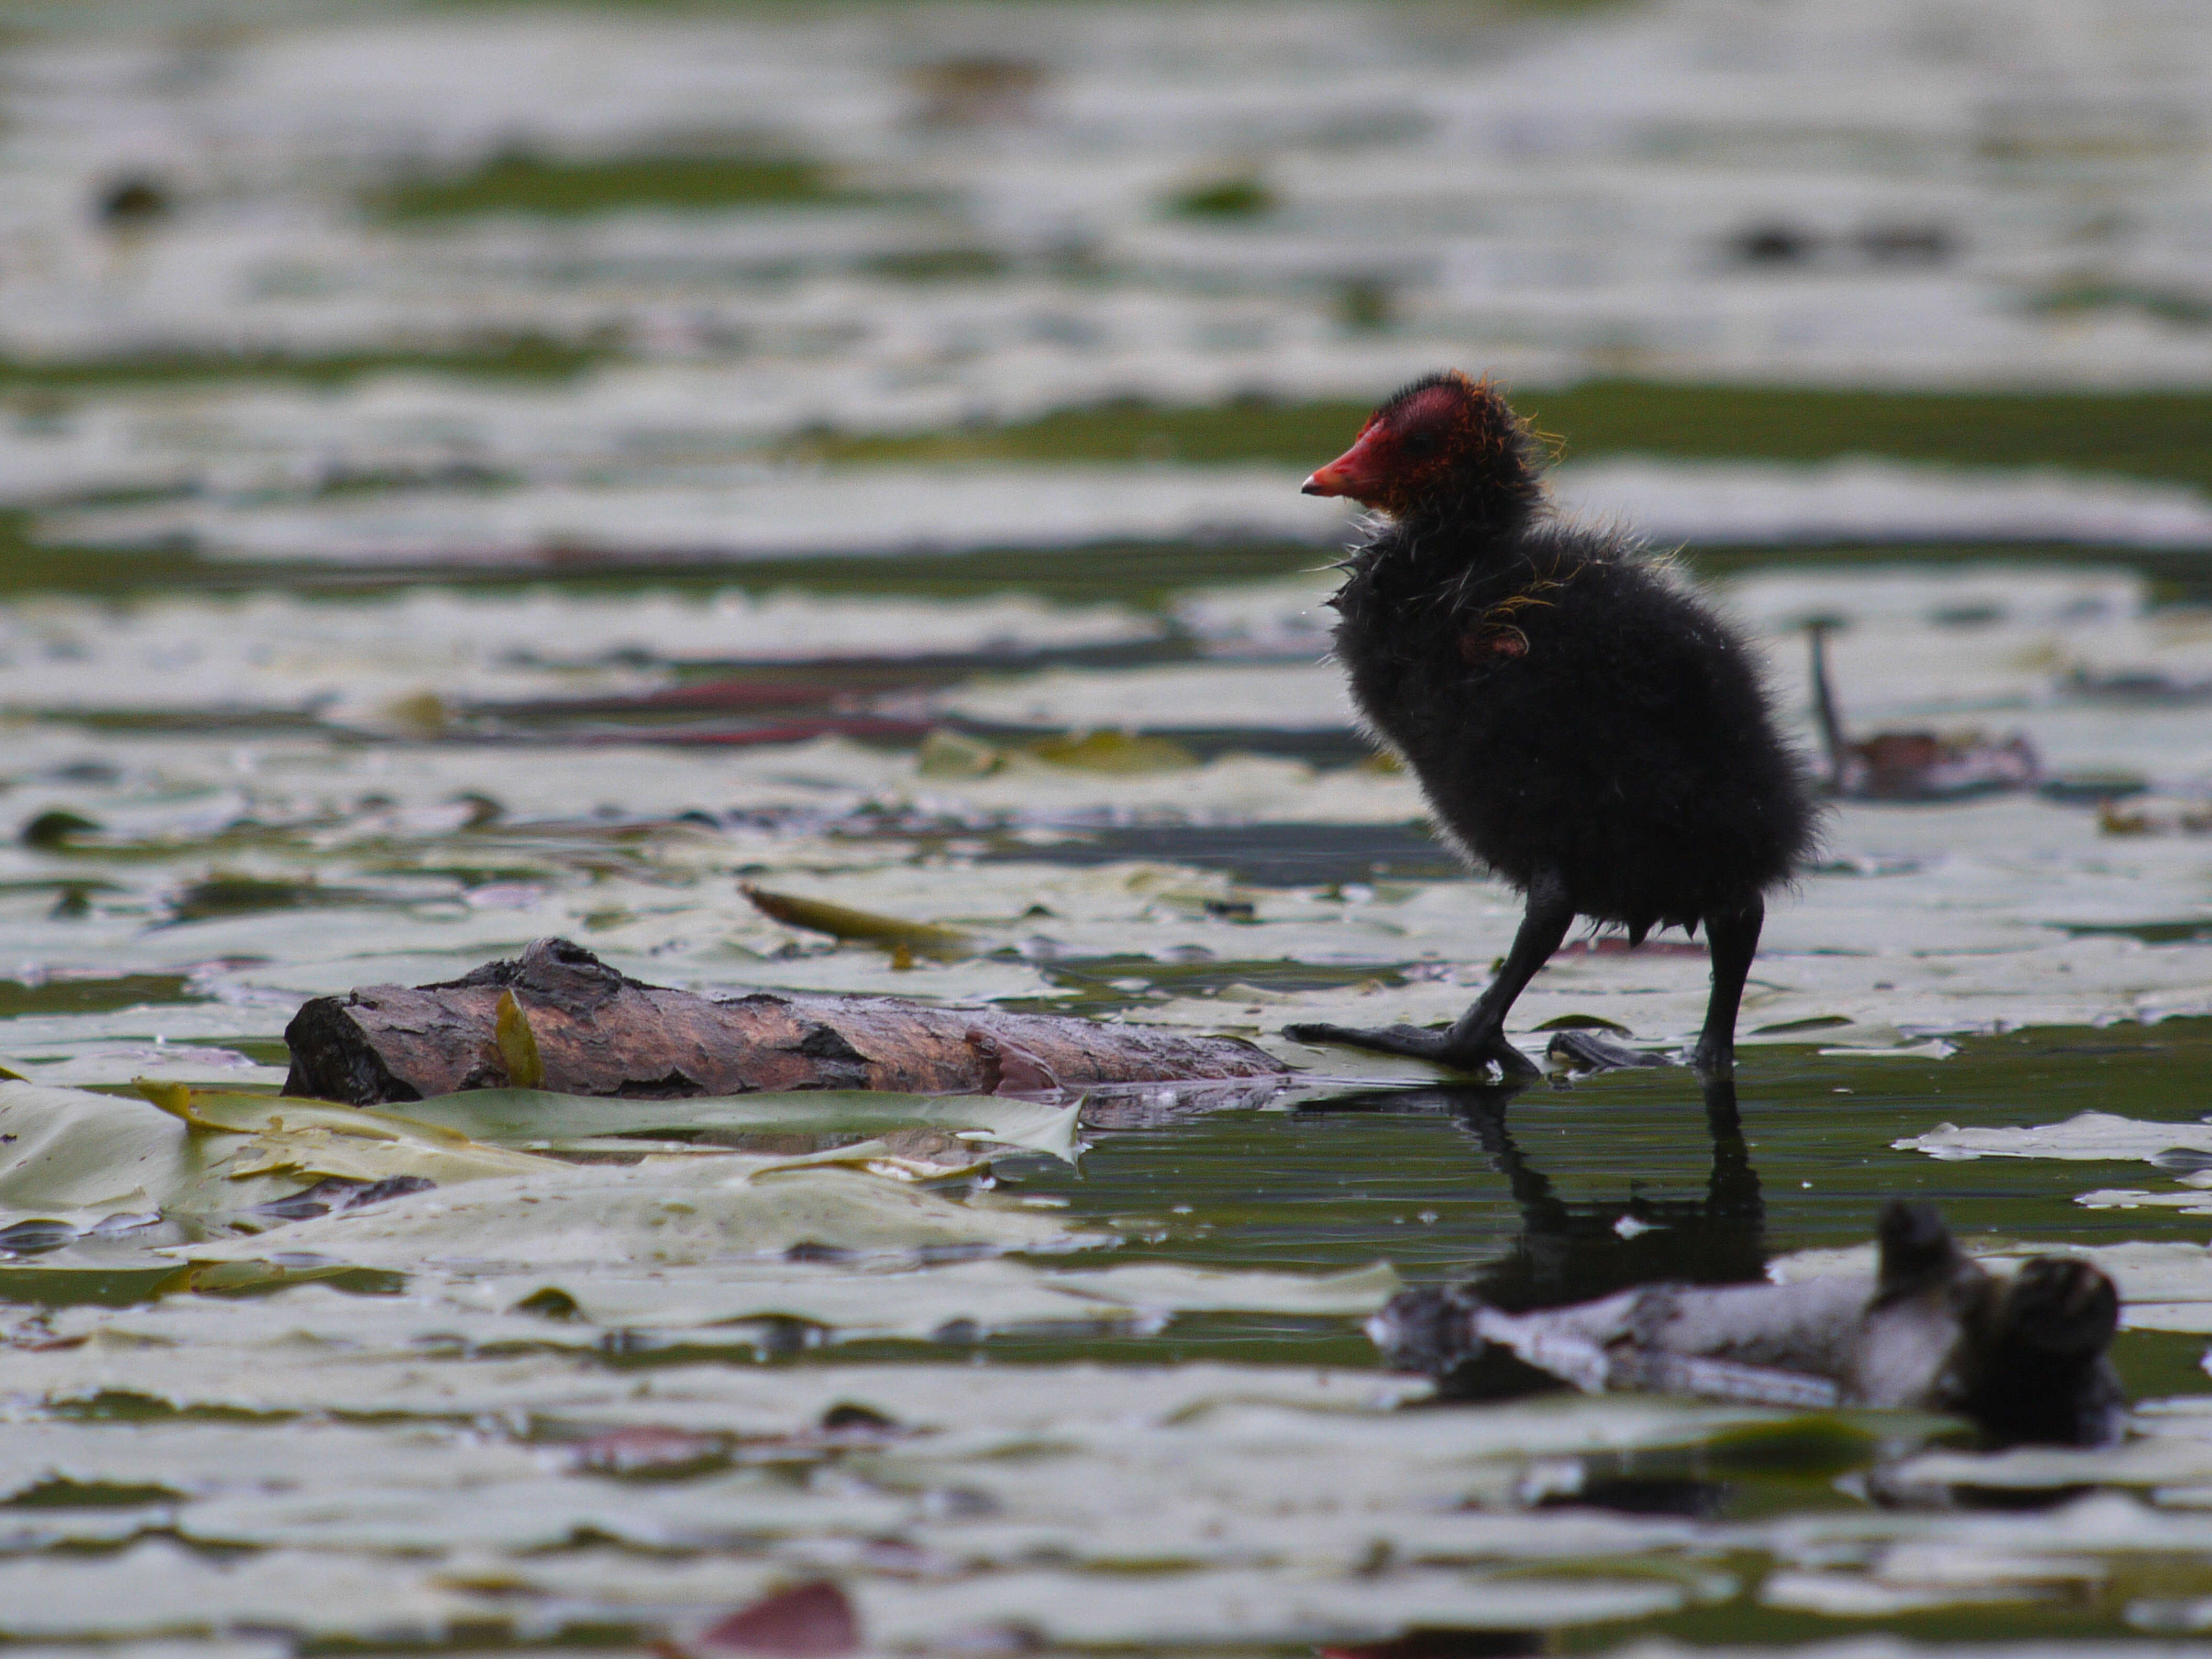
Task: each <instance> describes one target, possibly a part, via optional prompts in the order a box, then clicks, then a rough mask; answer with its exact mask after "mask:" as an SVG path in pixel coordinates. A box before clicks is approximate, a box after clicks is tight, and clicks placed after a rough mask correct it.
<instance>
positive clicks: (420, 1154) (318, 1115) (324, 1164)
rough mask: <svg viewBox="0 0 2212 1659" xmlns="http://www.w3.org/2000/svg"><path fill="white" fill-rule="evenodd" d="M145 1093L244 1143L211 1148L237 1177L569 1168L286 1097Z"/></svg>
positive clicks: (462, 1175)
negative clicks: (240, 1139)
mask: <svg viewBox="0 0 2212 1659" xmlns="http://www.w3.org/2000/svg"><path fill="white" fill-rule="evenodd" d="M140 1092H141V1093H143V1094H144V1095H145V1096H146V1097H147V1098H148V1099H149V1101H151V1102H152V1103H154V1104H155V1105H156V1106H158V1107H160V1108H161V1109H162V1110H163V1111H166V1112H169V1113H171V1114H173V1115H175V1116H177V1117H179V1119H181V1120H182V1121H184V1122H185V1123H187V1124H189V1125H190V1126H191V1127H193V1128H195V1129H198V1130H202V1131H205V1132H209V1133H211V1134H212V1135H215V1136H217V1137H224V1138H227V1137H229V1136H234V1135H235V1136H243V1137H245V1139H244V1141H243V1142H242V1144H237V1145H231V1144H228V1142H227V1139H224V1140H218V1142H217V1144H216V1146H215V1147H213V1148H212V1149H211V1151H212V1152H213V1157H212V1159H211V1164H210V1167H211V1168H213V1169H215V1170H218V1171H219V1172H220V1173H221V1174H222V1175H224V1176H229V1177H232V1178H238V1177H242V1176H252V1175H264V1174H275V1173H280V1172H283V1173H294V1174H298V1175H301V1176H313V1177H321V1176H338V1177H340V1178H341V1179H343V1180H347V1181H385V1180H389V1179H391V1178H392V1177H393V1176H426V1177H428V1179H429V1180H431V1181H434V1182H438V1183H439V1184H441V1185H448V1184H451V1183H453V1182H461V1181H480V1180H483V1179H484V1178H486V1177H488V1176H513V1175H530V1174H532V1173H536V1172H539V1171H544V1170H560V1169H562V1168H564V1167H566V1166H564V1165H562V1164H560V1163H558V1162H556V1160H554V1159H552V1158H538V1157H535V1156H533V1155H532V1154H531V1153H528V1152H517V1151H514V1150H513V1149H512V1148H509V1147H505V1146H489V1145H486V1144H483V1143H482V1142H477V1141H473V1140H471V1139H469V1138H468V1137H467V1136H466V1135H464V1134H461V1133H458V1132H456V1131H454V1130H452V1129H448V1128H446V1127H442V1126H441V1125H438V1124H431V1123H420V1122H416V1121H412V1120H410V1119H408V1118H405V1117H401V1116H397V1115H393V1114H392V1113H389V1112H380V1111H377V1110H375V1109H373V1108H368V1107H360V1106H341V1105H338V1104H337V1103H333V1102H330V1101H320V1100H302V1099H299V1098H297V1097H292V1096H287V1095H246V1094H228V1093H221V1092H217V1091H197V1090H191V1089H187V1088H185V1087H184V1086H183V1085H179V1084H173V1083H162V1084H144V1085H141V1086H140Z"/></svg>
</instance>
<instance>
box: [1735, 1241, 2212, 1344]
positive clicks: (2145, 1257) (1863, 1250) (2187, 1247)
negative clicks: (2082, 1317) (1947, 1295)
mask: <svg viewBox="0 0 2212 1659" xmlns="http://www.w3.org/2000/svg"><path fill="white" fill-rule="evenodd" d="M1969 1254H1971V1255H1972V1256H1973V1258H1974V1259H1975V1260H1976V1261H1978V1262H1980V1263H1981V1264H1982V1265H1983V1266H1984V1267H1987V1268H1989V1269H1990V1270H1991V1271H1992V1272H1994V1273H2009V1272H2011V1271H2013V1270H2014V1269H2015V1268H2016V1267H2018V1266H2019V1265H2020V1264H2021V1262H2022V1261H2027V1259H2028V1258H2029V1257H2031V1256H2038V1255H2063V1256H2078V1257H2080V1258H2081V1259H2083V1260H2085V1261H2090V1262H2093V1263H2094V1264H2095V1266H2096V1267H2098V1268H2099V1269H2100V1270H2101V1271H2102V1272H2104V1273H2106V1274H2108V1275H2109V1276H2110V1277H2111V1279H2112V1283H2113V1284H2114V1285H2116V1286H2117V1287H2118V1290H2119V1292H2120V1325H2121V1328H2123V1329H2124V1330H2131V1331H2182V1332H2206V1333H2212V1249H2206V1248H2205V1247H2204V1246H2203V1245H2200V1244H2180V1243H2146V1242H2142V1241H2130V1243H2124V1244H2100V1245H2097V1246H2095V1247H2093V1248H2092V1247H2089V1246H2085V1245H2080V1244H2034V1243H2010V1244H2005V1245H2002V1246H2001V1247H1998V1248H1995V1249H1975V1250H1972V1251H1970V1252H1969ZM1874 1271H1875V1251H1874V1247H1873V1246H1872V1245H1870V1244H1867V1245H1857V1246H1854V1247H1853V1248H1851V1249H1840V1250H1799V1251H1796V1252H1795V1253H1794V1254H1792V1255H1783V1256H1777V1257H1776V1258H1775V1259H1774V1260H1773V1261H1770V1262H1768V1263H1767V1264H1766V1276H1767V1277H1768V1278H1769V1279H1772V1280H1773V1281H1774V1282H1775V1283H1777V1284H1778V1285H1789V1284H1795V1283H1797V1282H1799V1281H1801V1280H1803V1279H1818V1278H1823V1277H1827V1276H1831V1275H1842V1276H1848V1277H1851V1278H1867V1279H1871V1278H1872V1277H1873V1275H1874Z"/></svg>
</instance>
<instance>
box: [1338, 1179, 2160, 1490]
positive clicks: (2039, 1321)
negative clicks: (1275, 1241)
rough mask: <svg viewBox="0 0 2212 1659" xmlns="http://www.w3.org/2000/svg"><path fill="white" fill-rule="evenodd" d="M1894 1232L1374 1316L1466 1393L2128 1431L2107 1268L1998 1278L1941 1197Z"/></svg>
mask: <svg viewBox="0 0 2212 1659" xmlns="http://www.w3.org/2000/svg"><path fill="white" fill-rule="evenodd" d="M1879 1241H1880V1244H1881V1265H1880V1267H1879V1270H1878V1271H1877V1272H1876V1273H1875V1276H1874V1277H1873V1278H1872V1279H1857V1278H1848V1277H1837V1278H1824V1279H1808V1280H1804V1281H1802V1282H1800V1283H1796V1284H1790V1285H1725V1286H1719V1287H1709V1286H1705V1285H1673V1284H1667V1285H1644V1286H1643V1287H1641V1288H1639V1289H1637V1290H1632V1291H1621V1292H1620V1293H1619V1294H1618V1295H1615V1296H1608V1297H1603V1298H1601V1300H1598V1301H1595V1302H1584V1303H1580V1304H1577V1305H1575V1306H1573V1307H1569V1308H1549V1309H1543V1310H1538V1311H1535V1312H1533V1313H1522V1314H1508V1313H1502V1312H1500V1311H1499V1310H1497V1309H1495V1308H1492V1307H1489V1306H1487V1305H1486V1304H1484V1303H1483V1301H1482V1300H1481V1298H1480V1296H1479V1295H1477V1294H1476V1293H1475V1292H1474V1291H1473V1289H1472V1287H1470V1286H1468V1285H1451V1286H1448V1287H1446V1288H1444V1289H1443V1290H1420V1291H1407V1292H1405V1293H1403V1294H1402V1295H1401V1296H1399V1297H1397V1298H1395V1300H1394V1301H1393V1302H1392V1303H1391V1304H1390V1305H1389V1307H1388V1308H1386V1309H1384V1310H1383V1312H1382V1313H1381V1314H1380V1315H1378V1316H1376V1319H1375V1320H1374V1322H1372V1323H1371V1324H1370V1327H1369V1328H1370V1331H1371V1332H1372V1333H1373V1334H1374V1337H1375V1340H1376V1343H1377V1345H1378V1346H1381V1348H1382V1349H1383V1357H1384V1358H1385V1360H1386V1361H1387V1362H1388V1363H1389V1364H1392V1365H1394V1366H1396V1367H1398V1368H1399V1369H1401V1370H1419V1371H1425V1372H1426V1373H1428V1374H1429V1375H1430V1376H1434V1377H1436V1378H1437V1380H1438V1381H1439V1383H1442V1384H1443V1388H1444V1390H1445V1392H1447V1393H1449V1394H1455V1395H1462V1396H1465V1397H1475V1398H1495V1397H1497V1396H1498V1395H1501V1394H1508V1393H1519V1392H1522V1391H1525V1390H1526V1389H1529V1388H1531V1387H1541V1386H1543V1385H1545V1384H1546V1383H1549V1384H1550V1385H1552V1386H1559V1385H1561V1384H1565V1385H1566V1386H1570V1387H1573V1388H1577V1389H1582V1390H1583V1391H1584V1392H1585V1393H1589V1394H1604V1393H1619V1392H1630V1391H1642V1392H1647V1393H1654V1394H1677V1395H1697V1396H1701V1397H1703V1398H1706V1399H1717V1400H1736V1401H1757V1402H1760V1403H1764V1404H1768V1405H1777V1406H1794V1407H1806V1408H1811V1409H1823V1408H1826V1407H1835V1406H1872V1407H1891V1408H1901V1409H1906V1410H1916V1411H1935V1412H1954V1413H1958V1414H1959V1415H1960V1416H1962V1417H1966V1418H1969V1419H1972V1420H1973V1422H1974V1423H1975V1424H1977V1425H1978V1426H1979V1427H1980V1428H1981V1430H1982V1431H1983V1433H1984V1435H1985V1436H1986V1437H1988V1439H1989V1440H1990V1441H1991V1442H1993V1443H1997V1444H2006V1445H2008V1444H2018V1443H2037V1444H2046V1445H2068V1446H2083V1445H2101V1444H2105V1443H2108V1442H2110V1441H2112V1440H2114V1439H2116V1438H2118V1435H2119V1433H2120V1430H2121V1425H2122V1419H2123V1416H2124V1408H2125V1406H2126V1396H2125V1395H2124V1392H2123V1390H2122V1389H2121V1386H2120V1380H2119V1375H2118V1372H2117V1371H2115V1370H2113V1368H2112V1361H2111V1360H2110V1359H2108V1358H2106V1349H2107V1348H2108V1347H2109V1346H2111V1344H2112V1334H2113V1332H2114V1331H2115V1330H2117V1329H2118V1324H2119V1298H2118V1295H2117V1294H2116V1292H2115V1291H2114V1290H2113V1288H2112V1281H2111V1280H2110V1279H2107V1278H2106V1276H2105V1275H2104V1274H2103V1273H2100V1272H2099V1271H2098V1270H2097V1269H2096V1268H2095V1267H2093V1266H2092V1265H2091V1264H2090V1263H2088V1262H2087V1261H2081V1260H2079V1259H2077V1258H2074V1257H2068V1256H2037V1257H2035V1258H2034V1259H2033V1260H2032V1261H2027V1262H2026V1263H2024V1264H2023V1265H2022V1266H2021V1268H2020V1271H2019V1272H2018V1273H2015V1274H2014V1275H2013V1276H2012V1277H2011V1278H2009V1279H2000V1278H1997V1277H1996V1276H1994V1275H1992V1274H1991V1273H1988V1272H1987V1271H1985V1270H1984V1268H1983V1267H1981V1266H1980V1265H1979V1264H1978V1263H1977V1262H1975V1261H1972V1260H1970V1259H1969V1258H1967V1257H1966V1255H1964V1254H1963V1253H1961V1252H1960V1250H1959V1249H1958V1247H1957V1246H1956V1245H1955V1244H1954V1243H1953V1242H1952V1238H1951V1235H1950V1232H1949V1231H1948V1230H1947V1229H1946V1228H1945V1227H1944V1225H1943V1222H1942V1218H1941V1217H1940V1216H1938V1215H1937V1214H1936V1211H1935V1209H1934V1207H1933V1206H1930V1205H1927V1204H1907V1203H1904V1202H1901V1201H1899V1200H1891V1201H1890V1203H1889V1204H1888V1205H1887V1206H1885V1208H1884V1209H1883V1211H1882V1216H1881V1229H1880V1233H1879Z"/></svg>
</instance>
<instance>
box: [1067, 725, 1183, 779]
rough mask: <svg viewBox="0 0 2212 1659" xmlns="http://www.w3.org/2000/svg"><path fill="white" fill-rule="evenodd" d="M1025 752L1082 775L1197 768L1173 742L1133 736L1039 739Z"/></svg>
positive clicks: (1089, 734) (1098, 734)
mask: <svg viewBox="0 0 2212 1659" xmlns="http://www.w3.org/2000/svg"><path fill="white" fill-rule="evenodd" d="M1024 753H1027V754H1030V755H1034V756H1035V757H1036V758H1037V759H1039V760H1041V761H1044V762H1046V763H1048V764H1050V765H1053V766H1064V767H1066V768H1069V769H1072V770H1075V771H1081V772H1179V771H1182V770H1183V769H1186V768H1188V767H1193V766H1196V765H1197V764H1198V757H1197V756H1196V755H1194V754H1193V753H1191V751H1190V750H1188V749H1186V748H1185V747H1184V746H1183V745H1182V744H1179V743H1177V742H1176V740H1175V739H1174V738H1158V737H1150V736H1146V735H1142V734H1139V733H1137V732H1112V731H1097V732H1085V733H1083V734H1082V735H1081V736H1080V737H1073V736H1071V737H1061V738H1038V739H1037V740H1036V742H1035V743H1032V744H1029V745H1028V747H1027V749H1026V750H1024Z"/></svg>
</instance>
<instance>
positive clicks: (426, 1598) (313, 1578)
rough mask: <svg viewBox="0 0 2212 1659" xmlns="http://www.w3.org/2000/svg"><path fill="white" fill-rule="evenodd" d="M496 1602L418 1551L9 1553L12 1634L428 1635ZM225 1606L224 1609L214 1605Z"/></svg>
mask: <svg viewBox="0 0 2212 1659" xmlns="http://www.w3.org/2000/svg"><path fill="white" fill-rule="evenodd" d="M491 1605H492V1604H491V1603H490V1602H489V1601H488V1600H487V1599H486V1598H483V1597H481V1596H475V1595H468V1594H466V1593H465V1592H463V1591H460V1590H457V1589H447V1588H446V1587H444V1586H443V1585H441V1584H440V1583H438V1582H437V1579H436V1577H435V1575H433V1574H431V1573H429V1572H427V1571H424V1570H423V1568H422V1565H421V1564H419V1563H413V1562H409V1561H406V1560H404V1559H392V1558H389V1557H379V1556H375V1555H369V1554H359V1555H351V1556H348V1555H339V1554H336V1553H331V1552H327V1551H315V1550H271V1551H268V1552H266V1553H262V1554H258V1555H252V1556H248V1557H246V1558H245V1559H242V1560H227V1559H219V1558H217V1557H215V1556H211V1555H210V1554H208V1553H205V1552H203V1551H200V1550H196V1549H191V1548H188V1547H185V1546H184V1545H182V1544H179V1543H175V1542H173V1541H169V1540H167V1539H152V1540H149V1541H146V1542H144V1543H142V1544H138V1545H136V1546H134V1547H132V1548H131V1549H130V1550H128V1551H126V1552H125V1553H121V1554H110V1553H100V1554H97V1555H91V1556H76V1557H70V1556H62V1557H58V1558H57V1557H53V1556H26V1557H21V1558H18V1559H15V1560H12V1561H7V1562H4V1563H0V1606H4V1607H7V1609H8V1615H7V1617H8V1631H9V1635H11V1636H13V1637H15V1638H17V1639H19V1640H20V1639H22V1638H28V1637H40V1636H51V1637H69V1638H76V1639H82V1638H89V1637H103V1636H105V1637H117V1638H125V1637H143V1636H165V1635H167V1634H169V1633H171V1632H176V1631H196V1630H205V1629H208V1628H209V1627H210V1624H211V1623H217V1622H219V1623H220V1624H221V1625H222V1626H226V1627H228V1626H236V1627H239V1628H241V1629H248V1630H283V1631H290V1632H299V1633H301V1634H315V1633H322V1634H327V1635H331V1636H334V1637H335V1636H348V1637H353V1638H362V1637H367V1638H369V1639H371V1640H379V1641H428V1640H433V1639H436V1638H442V1637H444V1636H445V1635H446V1633H447V1632H448V1631H450V1630H451V1629H453V1626H456V1625H457V1624H460V1623H463V1622H471V1621H479V1620H482V1619H483V1617H484V1616H485V1613H486V1612H487V1611H488V1609H489V1607H491ZM212 1608H220V1609H221V1610H222V1611H221V1615H220V1619H219V1620H210V1617H209V1613H210V1609H212Z"/></svg>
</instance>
